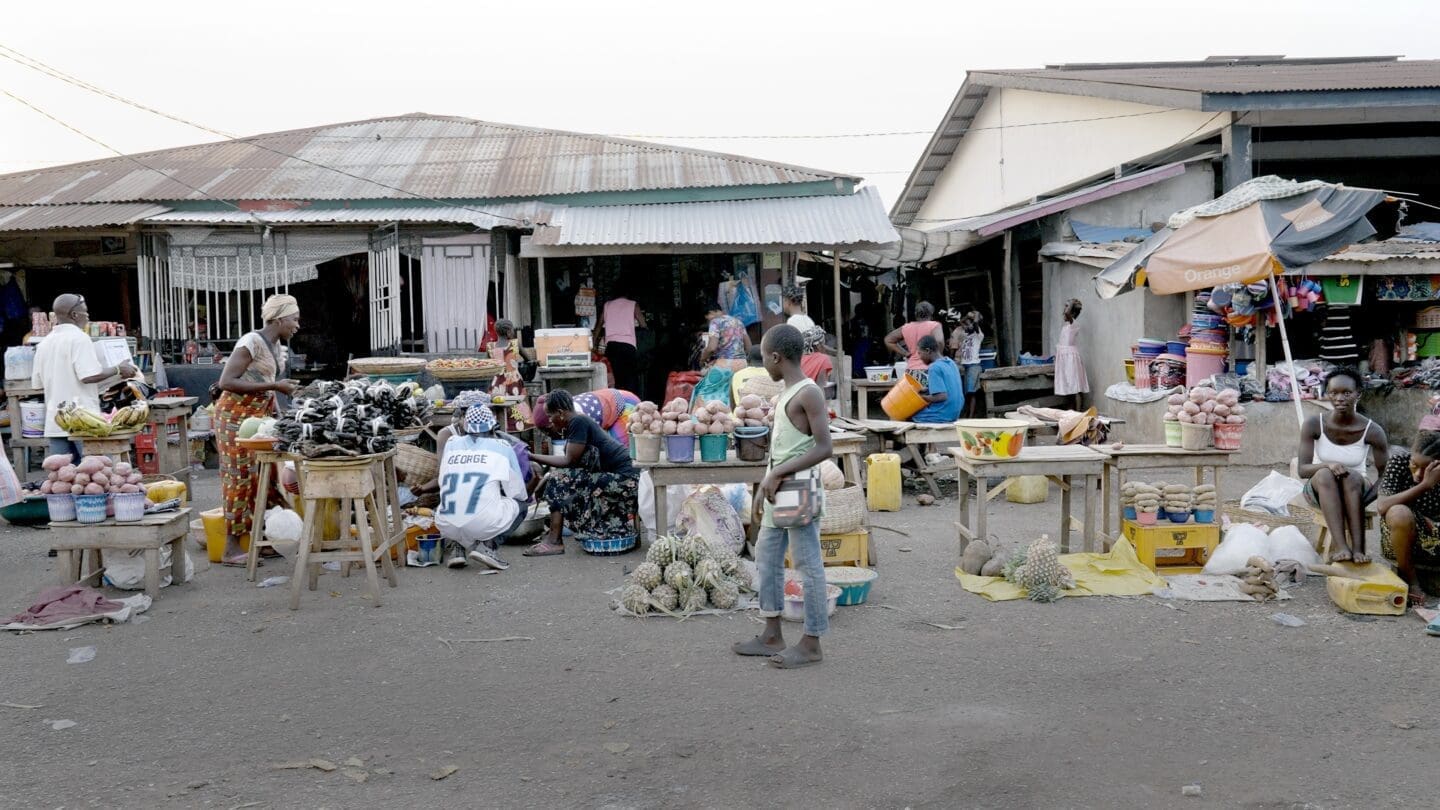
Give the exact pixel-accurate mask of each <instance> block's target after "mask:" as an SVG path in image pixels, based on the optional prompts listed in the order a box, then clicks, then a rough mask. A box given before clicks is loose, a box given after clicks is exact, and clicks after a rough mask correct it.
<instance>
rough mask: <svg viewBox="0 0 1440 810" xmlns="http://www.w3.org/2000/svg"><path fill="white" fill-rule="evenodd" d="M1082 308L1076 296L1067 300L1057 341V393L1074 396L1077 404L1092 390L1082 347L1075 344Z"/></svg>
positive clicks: (1058, 394)
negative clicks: (1082, 356)
mask: <svg viewBox="0 0 1440 810" xmlns="http://www.w3.org/2000/svg"><path fill="white" fill-rule="evenodd" d="M1080 308H1081V307H1080V302H1079V301H1078V300H1076V299H1074V298H1071V299H1070V300H1069V301H1066V302H1065V313H1064V316H1065V325H1064V326H1062V327H1060V339H1059V340H1057V341H1056V342H1055V394H1056V395H1057V396H1062V397H1068V396H1074V397H1075V400H1076V403H1077V404H1078V403H1079V401H1080V395H1081V394H1087V393H1089V392H1090V381H1089V380H1087V379H1086V378H1085V361H1083V360H1081V359H1080V348H1079V347H1078V346H1076V345H1075V340H1076V338H1077V337H1079V333H1080V327H1079V326H1076V325H1075V321H1076V319H1077V318H1079V317H1080Z"/></svg>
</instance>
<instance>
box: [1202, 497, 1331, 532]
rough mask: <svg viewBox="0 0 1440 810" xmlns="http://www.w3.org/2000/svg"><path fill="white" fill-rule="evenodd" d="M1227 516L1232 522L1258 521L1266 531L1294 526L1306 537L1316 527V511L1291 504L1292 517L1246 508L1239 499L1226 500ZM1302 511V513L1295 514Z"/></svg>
mask: <svg viewBox="0 0 1440 810" xmlns="http://www.w3.org/2000/svg"><path fill="white" fill-rule="evenodd" d="M1224 511H1225V516H1226V517H1228V518H1230V522H1231V523H1256V524H1259V525H1261V526H1264V527H1265V530H1266V531H1274V530H1276V529H1278V528H1280V527H1281V526H1294V527H1295V528H1297V529H1299V530H1300V533H1301V534H1303V535H1305V536H1306V537H1311V536H1312V532H1313V530H1314V529H1315V518H1314V513H1313V512H1311V511H1310V510H1309V509H1305V508H1303V507H1300V506H1297V505H1293V504H1292V505H1291V506H1290V512H1291V515H1290V517H1286V516H1284V515H1272V514H1270V513H1269V512H1256V511H1251V510H1249V509H1244V508H1242V507H1241V506H1240V502H1239V501H1226V502H1225V505H1224ZM1296 512H1300V513H1301V514H1298V515H1297V514H1295V513H1296Z"/></svg>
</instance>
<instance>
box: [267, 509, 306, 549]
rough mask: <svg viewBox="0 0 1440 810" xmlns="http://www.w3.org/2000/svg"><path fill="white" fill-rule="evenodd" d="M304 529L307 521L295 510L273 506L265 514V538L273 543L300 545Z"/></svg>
mask: <svg viewBox="0 0 1440 810" xmlns="http://www.w3.org/2000/svg"><path fill="white" fill-rule="evenodd" d="M304 527H305V521H303V520H301V519H300V515H299V514H297V513H296V512H295V511H294V510H293V509H286V508H285V507H283V506H272V507H270V509H269V511H267V512H266V513H265V537H266V539H268V540H270V541H272V542H274V541H280V542H284V543H298V542H300V532H301V530H302V529H304Z"/></svg>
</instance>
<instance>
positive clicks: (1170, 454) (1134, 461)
mask: <svg viewBox="0 0 1440 810" xmlns="http://www.w3.org/2000/svg"><path fill="white" fill-rule="evenodd" d="M1095 449H1097V450H1099V451H1100V452H1102V453H1104V454H1105V456H1106V460H1105V473H1104V477H1103V478H1101V479H1100V489H1101V492H1100V498H1101V500H1102V501H1103V502H1104V504H1105V507H1104V510H1105V517H1104V521H1103V526H1104V528H1103V532H1104V534H1105V537H1106V539H1107V540H1109V541H1113V540H1114V539H1115V536H1116V535H1115V534H1112V533H1111V526H1112V525H1115V524H1112V523H1111V521H1110V504H1111V502H1112V501H1113V502H1115V508H1116V514H1117V515H1118V514H1119V510H1120V504H1119V498H1120V488H1121V487H1123V486H1124V485H1125V473H1127V472H1129V471H1131V470H1162V469H1169V468H1174V467H1192V468H1194V470H1195V484H1196V486H1199V485H1200V484H1203V483H1205V468H1206V467H1209V468H1210V481H1211V483H1213V484H1214V485H1215V494H1216V498H1217V503H1218V498H1219V494H1220V468H1221V467H1228V466H1229V465H1230V454H1231V453H1232V452H1234V451H1231V450H1217V449H1215V448H1213V447H1212V448H1210V449H1207V450H1186V449H1184V448H1182V447H1171V446H1170V445H1167V444H1127V445H1123V446H1122V447H1119V448H1114V447H1109V446H1105V447H1097V448H1095ZM1112 472H1113V473H1115V474H1117V475H1118V476H1119V477H1118V480H1117V481H1116V483H1114V484H1113V485H1112V484H1111V473H1112ZM1115 531H1116V532H1117V533H1118V531H1119V526H1118V525H1115Z"/></svg>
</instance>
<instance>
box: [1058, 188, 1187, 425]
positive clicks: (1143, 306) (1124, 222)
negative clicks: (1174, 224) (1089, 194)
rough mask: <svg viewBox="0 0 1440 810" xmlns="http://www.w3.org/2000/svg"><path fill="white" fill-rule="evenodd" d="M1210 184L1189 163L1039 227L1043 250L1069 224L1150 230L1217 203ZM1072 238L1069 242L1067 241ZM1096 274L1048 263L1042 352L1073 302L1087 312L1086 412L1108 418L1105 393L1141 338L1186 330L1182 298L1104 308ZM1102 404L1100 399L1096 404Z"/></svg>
mask: <svg viewBox="0 0 1440 810" xmlns="http://www.w3.org/2000/svg"><path fill="white" fill-rule="evenodd" d="M1214 191H1215V178H1214V172H1213V171H1212V169H1211V167H1210V165H1209V164H1208V163H1193V164H1190V166H1189V167H1188V168H1187V170H1186V172H1185V174H1183V175H1180V176H1178V177H1172V178H1170V179H1169V180H1165V181H1163V182H1160V183H1156V184H1155V185H1153V186H1148V187H1146V188H1142V189H1136V190H1135V191H1131V192H1129V193H1126V194H1121V195H1118V196H1115V197H1111V198H1109V199H1105V200H1100V201H1098V202H1093V203H1090V204H1088V205H1083V206H1080V207H1078V208H1075V209H1073V210H1071V211H1070V212H1069V213H1067V214H1060V215H1056V216H1053V217H1047V218H1046V219H1045V220H1043V221H1042V222H1041V239H1042V241H1043V242H1056V241H1060V240H1062V239H1065V238H1067V237H1068V232H1067V228H1066V221H1067V220H1068V219H1077V220H1079V221H1081V222H1086V223H1089V224H1092V225H1111V226H1117V227H1119V226H1134V227H1148V226H1149V225H1150V223H1152V222H1163V221H1164V220H1166V219H1168V218H1169V217H1170V215H1171V214H1173V213H1175V212H1176V211H1179V210H1181V209H1183V208H1188V207H1190V206H1192V205H1195V204H1197V203H1202V202H1205V201H1207V200H1210V199H1212V198H1213V197H1214ZM1071 238H1073V237H1071ZM1098 272H1099V270H1098V269H1097V268H1095V267H1091V266H1090V265H1087V264H1080V263H1079V262H1046V263H1045V264H1044V280H1045V281H1044V283H1045V302H1046V312H1045V328H1044V335H1045V346H1046V347H1047V351H1049V350H1053V347H1054V346H1055V340H1056V338H1057V337H1058V336H1059V334H1060V327H1061V325H1062V324H1063V319H1062V310H1063V308H1064V304H1065V302H1066V301H1068V300H1070V299H1071V298H1078V299H1079V300H1080V303H1082V304H1083V305H1084V307H1085V309H1084V312H1083V313H1082V314H1081V316H1080V321H1079V324H1080V354H1081V357H1083V358H1084V360H1085V372H1086V375H1087V376H1088V377H1089V379H1090V393H1091V397H1092V398H1091V404H1095V405H1096V406H1097V407H1099V408H1100V409H1101V410H1102V411H1105V412H1107V413H1108V412H1109V411H1108V410H1107V402H1108V401H1107V400H1105V399H1104V396H1103V395H1104V393H1105V389H1106V388H1108V387H1109V386H1111V385H1113V384H1115V383H1117V382H1121V381H1123V380H1124V379H1125V359H1126V358H1128V357H1129V356H1130V347H1131V346H1132V345H1134V343H1135V341H1136V340H1138V339H1139V338H1142V337H1170V336H1173V335H1174V334H1175V332H1176V330H1178V329H1179V328H1180V327H1181V325H1182V324H1184V323H1185V317H1186V313H1185V296H1183V295H1168V296H1163V295H1153V294H1151V293H1149V292H1147V291H1145V290H1136V291H1134V292H1130V293H1126V294H1125V295H1121V296H1118V297H1116V298H1112V299H1109V300H1101V299H1100V297H1099V296H1098V295H1096V293H1095V285H1094V282H1093V279H1094V277H1095V275H1096V274H1097V273H1098ZM1095 397H1099V399H1095Z"/></svg>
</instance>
